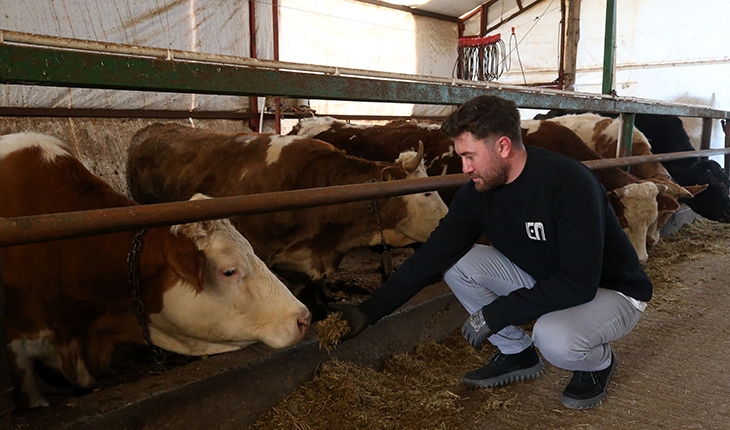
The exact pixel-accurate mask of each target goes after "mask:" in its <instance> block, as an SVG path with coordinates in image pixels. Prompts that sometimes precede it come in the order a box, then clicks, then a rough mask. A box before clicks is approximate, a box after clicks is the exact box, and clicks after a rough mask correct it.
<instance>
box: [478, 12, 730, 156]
mask: <svg viewBox="0 0 730 430" xmlns="http://www.w3.org/2000/svg"><path fill="white" fill-rule="evenodd" d="M616 5H617V7H616V49H615V64H616V70H615V73H614V89H615V91H616V93H617V94H618V95H620V96H627V97H640V98H646V99H655V100H664V101H671V102H678V103H687V104H693V105H702V106H709V107H712V108H716V109H723V110H727V109H730V90H728V89H724V86H722V84H721V83H722V82H724V78H725V77H727V76H730V55H728V52H727V48H726V47H727V46H728V44H729V43H730V32H728V31H727V17H728V16H730V2H718V1H713V0H698V1H695V2H692V3H691V4H690V3H688V2H687V1H684V0H633V1H628V0H617V1H616ZM497 18H498V17H490V19H497ZM475 19H476V18H475ZM476 20H477V22H478V19H476ZM605 25H606V3H605V1H600V2H596V1H583V2H581V16H580V41H579V44H578V56H577V72H576V89H577V91H579V92H587V93H600V92H601V90H602V80H603V52H604V35H605ZM511 27H515V32H516V35H517V39H518V40H519V41H520V43H519V48H518V52H519V55H520V59H521V62H522V66H523V68H521V67H520V64H519V62H518V58H517V57H516V55H515V54H516V52H517V51H516V52H513V55H512V59H511V60H512V61H511V65H512V68H511V71H510V72H508V73H505V74H504V75H503V76H502V78H501V79H500V80H499V82H503V83H510V84H524V83H525V82H527V83H535V82H550V81H552V80H554V79H556V78H557V71H558V67H559V58H558V56H559V37H560V34H559V28H560V1H559V0H545V1H543V2H542V3H541V4H540V5H538V6H536V7H534V8H533V9H530V10H529V11H527V12H526V13H523V14H522V15H520V16H518V17H517V18H516V19H514V20H512V21H510V22H509V23H507V24H505V25H503V26H502V27H500V28H498V29H496V30H495V31H494V32H493V33H502V37H503V38H504V37H505V35H506V34H509V32H510V31H511ZM477 30H478V27H477ZM467 34H468V33H467ZM523 73H524V76H523ZM718 83H720V84H718ZM685 124H686V125H687V126H688V129H689V130H688V132H689V133H690V136H691V137H692V139H693V143H694V144H695V146H697V147H699V138H700V134H701V120H700V119H697V118H693V119H685ZM723 146H724V133H723V132H722V129H721V126H720V124H719V121H714V122H713V134H712V147H723ZM716 158H717V159H719V158H720V157H716Z"/></svg>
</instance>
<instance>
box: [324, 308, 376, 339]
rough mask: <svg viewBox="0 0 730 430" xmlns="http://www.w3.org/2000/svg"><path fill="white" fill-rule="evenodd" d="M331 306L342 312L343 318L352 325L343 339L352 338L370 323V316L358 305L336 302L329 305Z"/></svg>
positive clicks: (334, 309)
mask: <svg viewBox="0 0 730 430" xmlns="http://www.w3.org/2000/svg"><path fill="white" fill-rule="evenodd" d="M329 308H330V309H331V310H333V311H336V312H342V319H343V320H345V321H347V323H348V324H349V325H350V332H349V333H347V334H346V335H344V336H342V340H348V339H352V338H353V337H355V336H357V335H358V334H360V333H362V331H363V330H365V329H366V328H368V326H369V325H370V317H368V316H367V315H365V313H364V312H363V311H362V310H360V307H359V306H358V305H350V304H346V303H335V304H332V305H329Z"/></svg>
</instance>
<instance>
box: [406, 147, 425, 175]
mask: <svg viewBox="0 0 730 430" xmlns="http://www.w3.org/2000/svg"><path fill="white" fill-rule="evenodd" d="M421 160H423V141H421V140H419V141H418V154H416V156H415V157H413V158H412V159H411V160H408V161H404V162H403V169H404V170H405V171H406V172H415V171H416V169H418V166H419V165H420V164H421Z"/></svg>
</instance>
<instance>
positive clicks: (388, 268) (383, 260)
mask: <svg viewBox="0 0 730 430" xmlns="http://www.w3.org/2000/svg"><path fill="white" fill-rule="evenodd" d="M368 182H378V180H377V179H371V180H370V181H368ZM368 212H369V213H371V214H375V221H376V222H377V224H378V232H379V233H380V245H381V246H382V247H383V254H382V255H381V257H380V266H381V267H382V268H383V281H385V280H386V279H388V278H390V275H392V274H393V259H392V257H391V255H390V250H389V249H388V245H386V244H385V234H383V224H382V222H381V221H380V211H378V201H377V200H374V199H373V200H371V201H370V206H369V207H368Z"/></svg>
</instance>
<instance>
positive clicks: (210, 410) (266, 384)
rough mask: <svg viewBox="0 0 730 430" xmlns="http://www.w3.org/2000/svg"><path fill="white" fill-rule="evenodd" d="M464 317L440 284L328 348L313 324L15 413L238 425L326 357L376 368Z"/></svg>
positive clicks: (59, 421)
mask: <svg viewBox="0 0 730 430" xmlns="http://www.w3.org/2000/svg"><path fill="white" fill-rule="evenodd" d="M466 317H467V315H466V311H465V310H464V309H463V307H462V306H461V305H460V304H459V302H458V301H457V300H456V298H455V297H454V296H453V294H451V293H450V292H449V290H448V287H447V286H446V285H445V284H444V283H443V282H439V283H437V284H434V285H431V286H429V287H427V288H426V289H424V290H423V291H422V292H421V293H419V294H418V295H417V296H416V297H414V298H413V299H411V300H410V301H409V302H408V303H407V304H405V305H404V306H403V307H402V308H401V309H399V310H398V311H396V312H394V313H393V314H392V315H390V316H387V317H385V318H383V319H382V320H381V321H379V322H378V323H377V324H376V325H374V326H372V327H370V328H368V329H367V330H366V331H364V332H363V333H362V334H361V335H359V336H358V337H356V338H354V339H352V340H349V341H346V342H344V343H342V344H339V345H337V347H336V348H335V349H332V350H330V351H327V350H325V349H322V348H320V345H319V342H318V340H317V333H316V328H313V329H312V330H310V333H309V334H308V335H307V337H306V338H305V340H304V341H303V342H301V343H300V344H298V345H296V346H294V347H291V348H288V349H285V350H272V349H270V348H267V347H264V346H260V347H259V346H257V347H256V348H244V349H242V350H240V351H235V352H230V353H225V354H219V355H214V356H210V357H208V358H207V359H203V360H197V361H194V362H192V363H189V364H186V365H183V366H180V367H178V368H175V369H172V370H169V371H167V372H165V373H163V374H161V375H157V376H151V377H147V378H144V379H141V380H139V381H136V382H133V383H125V384H121V385H118V386H114V387H110V388H105V389H102V390H98V391H95V392H92V393H90V394H88V395H85V396H82V397H76V398H73V399H71V400H68V401H66V402H63V403H61V404H56V405H54V406H51V407H49V408H44V409H36V410H30V411H25V412H18V413H15V414H14V416H13V423H14V424H15V426H14V427H15V428H43V429H46V430H60V429H74V430H85V429H99V428H103V429H107V430H114V429H119V430H121V429H126V430H131V429H162V428H170V429H177V428H185V429H203V428H205V429H208V428H216V429H241V428H244V427H245V426H248V425H251V424H253V423H255V421H256V419H257V418H258V417H259V416H260V415H261V414H262V413H264V412H265V411H267V410H268V409H270V408H271V407H273V406H275V405H277V404H278V403H279V402H280V401H281V400H282V399H283V398H284V397H285V396H286V395H288V394H289V393H291V392H293V391H294V390H295V389H296V388H297V387H299V386H300V385H301V384H302V383H303V382H305V381H308V380H310V379H312V378H313V376H314V374H315V371H316V369H317V367H318V366H319V365H320V364H321V363H322V362H324V361H326V360H329V359H333V358H335V359H338V360H341V361H351V362H354V363H356V364H361V365H370V366H378V365H380V364H381V363H382V362H383V361H384V360H385V359H386V358H387V357H389V356H390V355H393V354H397V353H403V352H407V351H410V350H412V349H413V348H414V347H415V346H416V345H418V344H421V343H424V342H430V341H436V342H438V341H440V340H442V339H443V338H445V337H446V336H448V335H450V334H451V333H453V332H454V330H456V329H457V328H458V327H461V325H462V323H463V322H464V319H465V318H466ZM315 327H316V325H315Z"/></svg>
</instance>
